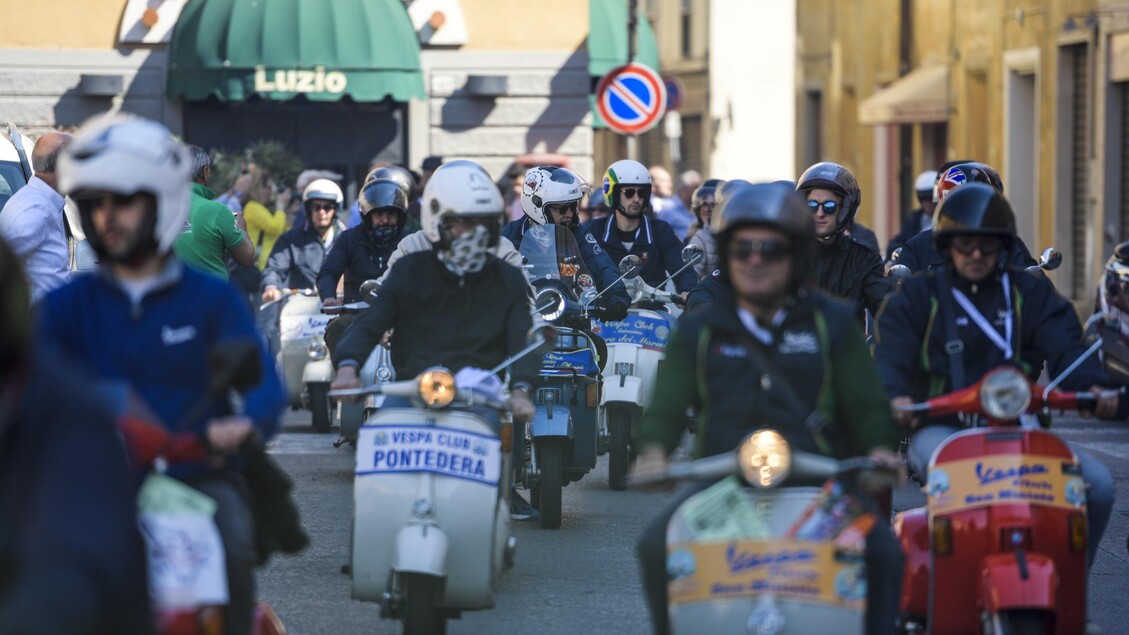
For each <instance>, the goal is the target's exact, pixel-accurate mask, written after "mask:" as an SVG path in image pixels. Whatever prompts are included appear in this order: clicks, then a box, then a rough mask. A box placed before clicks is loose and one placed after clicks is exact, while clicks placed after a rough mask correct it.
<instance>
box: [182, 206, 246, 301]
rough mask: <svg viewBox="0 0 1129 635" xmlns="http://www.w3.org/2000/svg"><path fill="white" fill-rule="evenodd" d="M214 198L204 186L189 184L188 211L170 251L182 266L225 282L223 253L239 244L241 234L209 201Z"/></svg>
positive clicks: (228, 216) (231, 217)
mask: <svg viewBox="0 0 1129 635" xmlns="http://www.w3.org/2000/svg"><path fill="white" fill-rule="evenodd" d="M215 197H216V193H215V192H213V191H212V190H210V189H208V188H207V187H206V186H203V185H200V184H199V183H193V184H192V201H191V204H192V207H191V210H190V211H189V212H188V220H186V221H185V223H184V228H183V229H182V230H181V231H180V235H179V236H177V238H176V242H174V243H173V250H174V251H175V252H176V255H177V256H179V257H180V259H181V260H183V261H184V262H185V264H188V265H189V266H191V267H194V268H196V269H199V270H200V271H203V272H205V273H210V274H212V275H214V276H216V277H219V278H223V279H224V280H227V260H226V256H227V252H228V251H229V250H231V249H234V248H236V247H238V246H239V245H240V244H241V243H242V242H243V230H241V229H239V225H238V224H237V223H236V222H235V214H233V213H232V212H231V210H230V209H228V208H227V206H226V205H224V204H223V203H217V202H216V201H214V200H212V199H214V198H215Z"/></svg>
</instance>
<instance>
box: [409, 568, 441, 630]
mask: <svg viewBox="0 0 1129 635" xmlns="http://www.w3.org/2000/svg"><path fill="white" fill-rule="evenodd" d="M400 589H401V591H402V593H403V595H404V608H403V621H404V635H444V633H446V632H447V616H446V615H444V614H443V612H442V611H440V610H439V608H438V607H439V603H440V602H441V601H442V600H443V579H442V578H438V577H436V576H433V575H427V574H423V573H401V574H400Z"/></svg>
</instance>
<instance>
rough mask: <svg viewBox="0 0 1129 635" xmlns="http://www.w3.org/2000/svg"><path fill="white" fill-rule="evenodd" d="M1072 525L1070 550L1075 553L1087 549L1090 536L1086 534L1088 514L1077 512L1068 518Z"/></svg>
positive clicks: (1067, 520)
mask: <svg viewBox="0 0 1129 635" xmlns="http://www.w3.org/2000/svg"><path fill="white" fill-rule="evenodd" d="M1066 522H1067V524H1069V526H1070V550H1071V551H1073V552H1075V553H1082V552H1084V551H1086V543H1087V542H1088V541H1089V537H1088V536H1087V535H1086V534H1087V532H1086V515H1085V514H1082V513H1079V512H1075V513H1073V514H1070V516H1069V517H1068V518H1067V519H1066Z"/></svg>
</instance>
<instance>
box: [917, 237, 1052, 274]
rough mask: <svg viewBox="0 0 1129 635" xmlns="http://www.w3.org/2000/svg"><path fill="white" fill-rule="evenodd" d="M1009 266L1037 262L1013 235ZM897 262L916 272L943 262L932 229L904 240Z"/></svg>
mask: <svg viewBox="0 0 1129 635" xmlns="http://www.w3.org/2000/svg"><path fill="white" fill-rule="evenodd" d="M1007 254H1008V260H1007V265H1008V266H1009V267H1013V268H1018V269H1022V268H1024V267H1030V266H1031V265H1034V264H1037V263H1036V262H1035V259H1034V258H1032V257H1031V252H1030V251H1028V250H1027V245H1025V244H1023V241H1022V240H1020V239H1019V236H1016V237H1015V246H1014V247H1012V248H1011V249H1009V250H1008V251H1007ZM898 264H899V265H905V266H907V267H909V270H910V271H912V272H914V273H917V272H919V271H931V270H933V269H936V268H938V267H941V266H943V265H944V264H945V259H944V258H943V257H942V256H941V252H939V251H937V248H936V247H934V246H933V230H932V229H927V230H925V231H923V232H920V233H918V234H917V235H916V236H914V237H912V238H910V239H909V240H908V241H906V244H905V245H903V246H902V253H901V255H900V256H898Z"/></svg>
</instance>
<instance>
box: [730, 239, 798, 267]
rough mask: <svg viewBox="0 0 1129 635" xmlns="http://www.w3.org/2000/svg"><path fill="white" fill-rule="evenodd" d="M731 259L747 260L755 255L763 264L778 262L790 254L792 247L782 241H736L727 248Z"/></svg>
mask: <svg viewBox="0 0 1129 635" xmlns="http://www.w3.org/2000/svg"><path fill="white" fill-rule="evenodd" d="M729 254H730V257H731V258H734V259H735V260H742V261H744V260H748V259H749V256H752V255H753V254H757V255H759V256H760V258H761V260H763V261H764V262H780V261H782V260H785V259H786V258H788V256H790V255H791V254H792V245H790V244H788V243H787V242H785V241H783V240H738V241H734V243H733V244H732V246H731V247H730V248H729Z"/></svg>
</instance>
